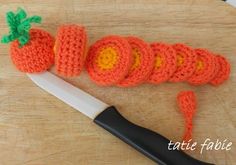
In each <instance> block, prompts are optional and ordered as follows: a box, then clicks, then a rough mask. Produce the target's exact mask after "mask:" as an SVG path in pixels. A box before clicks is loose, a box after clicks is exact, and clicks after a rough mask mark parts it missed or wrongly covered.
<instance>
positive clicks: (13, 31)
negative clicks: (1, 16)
mask: <svg viewBox="0 0 236 165" xmlns="http://www.w3.org/2000/svg"><path fill="white" fill-rule="evenodd" d="M41 21H42V19H41V17H40V16H32V17H29V18H27V14H26V12H25V11H24V10H23V9H21V8H19V9H18V10H17V13H16V14H15V13H13V12H12V11H10V12H7V14H6V22H7V24H8V26H9V35H8V36H7V35H5V36H3V37H2V39H1V42H2V43H9V42H11V41H14V40H18V41H19V43H20V47H22V46H24V45H25V44H27V43H28V42H29V40H30V35H29V31H30V29H31V24H32V23H41Z"/></svg>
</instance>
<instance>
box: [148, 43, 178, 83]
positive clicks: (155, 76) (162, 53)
mask: <svg viewBox="0 0 236 165" xmlns="http://www.w3.org/2000/svg"><path fill="white" fill-rule="evenodd" d="M151 48H152V50H153V53H154V55H155V63H154V68H153V70H152V73H151V75H150V76H149V78H148V80H147V81H148V82H149V83H153V84H160V83H162V82H165V81H167V80H168V79H169V78H170V76H171V75H172V74H173V73H174V72H175V70H176V65H177V59H176V52H175V50H174V49H173V48H172V46H170V45H167V44H165V43H152V44H151Z"/></svg>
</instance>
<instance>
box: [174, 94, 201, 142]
mask: <svg viewBox="0 0 236 165" xmlns="http://www.w3.org/2000/svg"><path fill="white" fill-rule="evenodd" d="M177 103H178V106H179V108H180V111H181V112H182V113H183V115H184V118H185V129H186V130H185V133H184V137H183V140H184V141H185V142H187V141H189V140H190V139H192V129H193V116H194V114H195V113H196V104H197V101H196V96H195V94H194V92H193V91H182V92H180V93H179V94H178V96H177Z"/></svg>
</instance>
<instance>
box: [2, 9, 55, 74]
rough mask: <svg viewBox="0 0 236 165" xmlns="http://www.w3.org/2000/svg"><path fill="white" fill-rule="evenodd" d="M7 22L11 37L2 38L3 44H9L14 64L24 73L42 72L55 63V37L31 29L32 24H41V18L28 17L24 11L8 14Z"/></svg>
mask: <svg viewBox="0 0 236 165" xmlns="http://www.w3.org/2000/svg"><path fill="white" fill-rule="evenodd" d="M6 21H7V23H8V26H9V35H5V36H3V37H2V40H1V42H2V43H9V42H11V45H10V54H11V59H12V62H13V63H14V64H15V66H16V68H17V69H18V70H20V71H22V72H27V73H35V72H42V71H45V70H47V69H48V68H50V66H51V65H52V64H53V61H54V55H53V50H52V49H53V45H54V39H53V37H52V36H51V35H50V34H49V33H47V32H46V31H43V30H41V29H31V23H40V22H41V17H39V16H32V17H27V14H26V12H25V11H24V10H23V9H18V11H17V13H13V12H8V13H7V14H6Z"/></svg>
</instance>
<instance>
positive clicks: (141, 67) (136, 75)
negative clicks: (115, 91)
mask: <svg viewBox="0 0 236 165" xmlns="http://www.w3.org/2000/svg"><path fill="white" fill-rule="evenodd" d="M126 39H127V41H128V42H129V44H130V46H131V49H132V56H133V58H134V61H133V64H132V66H131V68H130V70H129V72H128V74H127V75H126V76H125V78H124V79H123V80H122V81H121V82H119V83H118V84H117V85H118V86H120V87H130V86H136V85H139V84H141V83H143V82H144V81H146V80H147V78H148V77H149V75H150V74H151V71H152V69H153V67H154V54H153V51H152V49H151V47H150V46H149V44H147V43H146V42H144V41H143V40H141V39H139V38H137V37H127V38H126Z"/></svg>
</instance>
